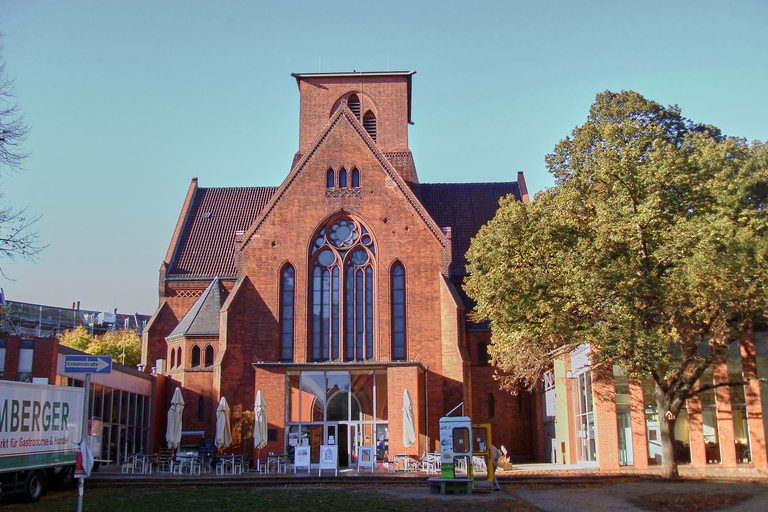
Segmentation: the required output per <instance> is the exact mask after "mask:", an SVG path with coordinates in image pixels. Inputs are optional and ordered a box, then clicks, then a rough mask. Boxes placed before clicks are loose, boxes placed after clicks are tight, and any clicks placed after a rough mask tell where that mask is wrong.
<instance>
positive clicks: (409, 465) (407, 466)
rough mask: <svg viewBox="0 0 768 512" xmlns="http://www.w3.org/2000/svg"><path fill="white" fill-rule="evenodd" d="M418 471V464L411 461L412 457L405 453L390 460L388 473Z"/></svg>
mask: <svg viewBox="0 0 768 512" xmlns="http://www.w3.org/2000/svg"><path fill="white" fill-rule="evenodd" d="M418 469H419V463H418V462H417V461H416V460H414V459H413V456H412V455H409V454H407V453H397V454H395V455H394V458H393V459H392V465H391V466H390V472H395V471H406V472H413V471H416V470H418Z"/></svg>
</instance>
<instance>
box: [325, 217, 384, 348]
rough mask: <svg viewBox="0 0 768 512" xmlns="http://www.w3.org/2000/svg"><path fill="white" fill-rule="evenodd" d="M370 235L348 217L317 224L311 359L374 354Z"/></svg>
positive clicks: (372, 261) (373, 258) (371, 239)
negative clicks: (319, 225)
mask: <svg viewBox="0 0 768 512" xmlns="http://www.w3.org/2000/svg"><path fill="white" fill-rule="evenodd" d="M375 256H376V252H375V247H374V244H373V238H372V237H371V235H370V233H368V231H367V230H366V229H365V227H364V226H363V225H362V224H360V223H359V222H357V221H356V220H354V219H352V218H350V217H347V216H339V217H335V218H333V219H331V220H329V221H328V222H326V223H325V225H324V226H323V227H322V228H321V229H320V231H319V232H318V234H317V235H316V236H315V241H314V244H313V245H312V258H311V276H312V277H311V288H312V340H311V346H312V359H313V360H315V361H327V360H339V359H342V358H343V359H344V360H348V361H352V360H363V359H371V358H373V271H374V263H375Z"/></svg>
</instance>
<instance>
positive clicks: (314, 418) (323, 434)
mask: <svg viewBox="0 0 768 512" xmlns="http://www.w3.org/2000/svg"><path fill="white" fill-rule="evenodd" d="M386 382H387V380H386V371H384V370H377V371H372V370H352V371H327V372H323V371H309V372H288V373H287V375H286V389H287V397H286V400H287V404H286V410H287V417H288V424H287V425H286V429H287V432H288V436H287V445H288V446H287V447H286V453H289V454H290V453H293V451H294V450H295V447H296V446H297V445H298V444H300V443H307V444H308V445H309V446H310V447H311V449H310V454H311V457H310V458H311V461H312V462H313V463H317V462H318V461H319V454H320V445H321V444H325V443H326V442H328V441H329V439H330V437H331V436H332V437H333V441H334V442H335V443H336V444H337V445H338V446H339V464H340V465H342V466H344V465H346V464H352V463H353V462H354V460H355V459H354V457H355V456H356V454H357V448H358V447H359V446H376V447H377V450H380V451H382V452H386V451H387V448H388V443H389V432H388V428H387V423H386V421H377V418H376V417H375V415H374V411H383V412H384V416H385V418H386V411H387V407H386V401H387V388H386ZM382 401H383V402H384V403H383V404H382ZM379 414H380V413H379ZM377 454H378V452H377Z"/></svg>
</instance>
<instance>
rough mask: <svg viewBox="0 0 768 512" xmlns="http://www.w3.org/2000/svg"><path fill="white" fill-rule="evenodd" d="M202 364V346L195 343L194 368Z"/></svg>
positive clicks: (193, 349) (193, 353)
mask: <svg viewBox="0 0 768 512" xmlns="http://www.w3.org/2000/svg"><path fill="white" fill-rule="evenodd" d="M198 366H200V347H198V346H197V345H195V346H194V347H192V368H197V367H198Z"/></svg>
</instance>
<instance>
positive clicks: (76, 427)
mask: <svg viewBox="0 0 768 512" xmlns="http://www.w3.org/2000/svg"><path fill="white" fill-rule="evenodd" d="M83 398H84V396H83V388H74V387H66V386H51V385H47V384H27V383H23V382H12V381H5V380H0V484H2V487H0V496H4V495H7V494H17V493H23V494H24V497H25V498H26V500H27V501H30V502H32V501H37V500H39V499H40V497H41V496H42V495H43V494H44V493H45V491H46V488H47V486H48V484H49V483H50V482H52V481H53V479H54V478H56V476H57V475H60V474H61V473H62V472H67V471H68V470H69V469H71V468H73V467H74V465H75V461H76V459H77V450H78V443H79V442H80V440H81V438H82V436H83Z"/></svg>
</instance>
